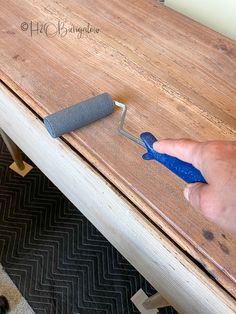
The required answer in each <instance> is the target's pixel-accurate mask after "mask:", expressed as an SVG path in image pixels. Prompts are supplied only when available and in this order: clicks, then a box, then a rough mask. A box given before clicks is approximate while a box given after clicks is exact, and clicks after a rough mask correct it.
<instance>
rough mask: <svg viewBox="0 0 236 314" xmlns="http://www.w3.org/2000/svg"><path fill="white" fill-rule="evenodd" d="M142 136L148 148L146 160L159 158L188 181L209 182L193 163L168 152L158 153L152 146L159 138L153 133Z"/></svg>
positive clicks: (144, 156) (159, 160) (163, 163)
mask: <svg viewBox="0 0 236 314" xmlns="http://www.w3.org/2000/svg"><path fill="white" fill-rule="evenodd" d="M140 138H141V139H142V140H143V142H144V144H145V146H146V148H147V153H146V154H144V155H143V159H144V160H157V161H158V162H160V163H161V164H162V165H164V166H165V167H166V168H168V169H169V170H171V171H172V172H173V173H175V174H176V175H177V176H178V177H180V178H181V179H183V180H184V181H185V182H187V183H195V182H202V183H207V182H206V180H205V179H204V177H203V176H202V174H201V172H200V171H199V170H198V169H196V168H195V167H194V166H193V165H192V164H190V163H188V162H185V161H182V160H180V159H178V158H176V157H172V156H170V155H167V154H160V153H157V152H156V151H155V150H154V149H153V147H152V146H153V143H154V142H156V141H157V139H156V138H155V136H153V135H152V134H151V133H149V132H144V133H142V134H141V135H140Z"/></svg>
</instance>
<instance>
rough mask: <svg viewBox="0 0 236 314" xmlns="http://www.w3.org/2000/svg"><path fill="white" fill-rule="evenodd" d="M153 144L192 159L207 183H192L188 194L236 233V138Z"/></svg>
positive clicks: (159, 149) (205, 212)
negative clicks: (232, 139)
mask: <svg viewBox="0 0 236 314" xmlns="http://www.w3.org/2000/svg"><path fill="white" fill-rule="evenodd" d="M153 148H154V149H155V150H156V151H157V152H158V153H164V154H168V155H171V156H174V157H177V158H179V159H181V160H183V161H186V162H189V163H191V164H193V165H194V167H196V168H197V169H199V170H200V171H201V173H202V175H203V176H204V178H205V179H206V181H207V184H206V183H192V184H188V185H187V186H186V188H185V189H184V196H185V198H186V199H187V200H188V201H189V202H190V204H191V205H192V206H193V207H194V208H196V209H199V210H201V212H202V213H203V215H204V216H205V217H206V218H208V219H210V220H212V221H214V222H215V223H216V224H218V225H219V226H221V227H223V228H226V229H228V230H230V231H233V232H235V233H236V141H210V142H202V143H201V142H195V141H192V140H187V139H180V140H171V139H168V140H162V141H159V142H155V143H154V144H153Z"/></svg>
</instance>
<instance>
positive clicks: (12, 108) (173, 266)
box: [0, 84, 236, 314]
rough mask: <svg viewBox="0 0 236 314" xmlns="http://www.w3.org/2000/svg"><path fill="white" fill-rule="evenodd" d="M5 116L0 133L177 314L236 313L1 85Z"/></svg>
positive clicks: (203, 276)
mask: <svg viewBox="0 0 236 314" xmlns="http://www.w3.org/2000/svg"><path fill="white" fill-rule="evenodd" d="M0 112H1V116H0V127H2V128H3V129H4V130H5V131H6V133H7V134H8V135H9V136H10V137H11V138H12V139H13V140H14V141H15V142H16V143H18V145H19V147H20V148H21V149H22V150H23V151H25V152H26V154H27V155H28V156H29V157H30V159H31V160H32V161H33V162H34V163H35V164H37V165H38V167H39V168H40V169H41V170H42V171H43V172H44V173H45V174H46V175H47V177H48V178H49V179H50V180H51V181H52V182H53V183H54V184H55V185H56V186H57V187H58V188H59V189H60V190H61V191H62V192H63V193H64V194H65V195H66V196H67V197H68V199H69V200H70V201H71V202H72V203H73V204H74V205H75V206H76V207H78V208H79V210H80V211H81V212H82V213H83V214H84V215H85V217H87V218H88V219H89V220H90V221H91V222H92V223H93V224H94V225H95V227H96V228H98V230H99V231H100V232H101V233H102V234H103V235H104V236H105V237H106V238H107V239H109V241H110V242H111V243H112V245H114V246H115V247H116V248H117V249H118V250H119V251H120V252H121V254H122V255H123V256H124V257H125V258H127V260H128V261H129V262H130V263H131V264H132V265H134V267H135V268H136V269H137V270H138V271H139V272H140V273H141V274H142V275H143V276H144V277H145V278H147V280H148V281H149V282H150V283H151V284H152V285H153V287H155V289H157V290H158V291H159V292H160V294H161V295H162V296H163V297H164V298H165V299H166V300H168V301H169V303H170V304H172V305H173V306H174V307H175V308H176V310H177V311H178V313H186V314H189V313H194V314H195V313H196V314H200V313H201V314H219V313H227V314H233V313H236V301H235V299H233V298H232V297H231V296H230V295H229V294H228V293H227V292H225V291H224V290H223V289H222V288H221V287H219V285H218V284H217V283H216V282H214V281H213V280H212V279H211V278H209V277H208V276H207V275H206V274H205V273H204V272H203V271H201V270H200V269H199V267H198V266H196V265H195V263H194V262H193V261H191V259H189V258H187V257H186V255H185V254H184V253H183V252H182V251H181V250H180V249H179V248H177V247H176V245H175V244H173V243H172V242H171V241H170V240H169V239H168V238H167V237H166V236H165V235H163V233H162V232H161V231H160V230H159V229H158V228H156V226H155V225H154V224H153V223H152V222H150V221H149V220H148V219H147V218H146V217H144V215H143V214H142V213H141V212H140V211H139V210H138V209H137V208H136V207H135V206H133V205H132V204H131V203H130V202H129V201H128V200H127V199H125V198H124V197H123V196H122V195H121V194H120V193H119V191H118V190H117V189H116V188H114V186H112V185H111V184H109V183H108V182H107V180H106V179H105V178H104V177H102V176H101V175H100V174H99V173H98V172H97V171H96V170H95V169H94V167H91V166H90V165H89V164H88V163H87V162H86V161H85V160H84V158H81V156H79V155H78V153H77V152H74V151H73V149H71V148H70V147H69V145H67V144H66V143H64V141H63V140H61V139H56V140H55V139H52V138H51V137H50V136H49V135H48V133H47V131H46V129H45V127H44V125H43V123H42V122H41V121H40V120H39V119H38V118H37V117H36V116H35V114H34V113H32V112H31V111H30V110H28V109H27V108H26V107H25V105H24V103H22V102H21V101H20V100H19V99H18V98H17V97H16V96H14V95H12V93H11V92H10V91H9V90H8V89H7V88H6V87H5V86H3V85H2V84H0ZM19 129H21V132H18V130H19ZM52 165H53V167H52ZM20 313H22V312H20Z"/></svg>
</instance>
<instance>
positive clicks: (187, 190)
mask: <svg viewBox="0 0 236 314" xmlns="http://www.w3.org/2000/svg"><path fill="white" fill-rule="evenodd" d="M184 197H185V198H186V200H187V201H189V187H186V188H185V189H184Z"/></svg>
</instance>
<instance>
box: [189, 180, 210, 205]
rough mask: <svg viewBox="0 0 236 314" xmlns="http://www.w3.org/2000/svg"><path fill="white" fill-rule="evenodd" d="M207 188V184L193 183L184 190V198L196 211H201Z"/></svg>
mask: <svg viewBox="0 0 236 314" xmlns="http://www.w3.org/2000/svg"><path fill="white" fill-rule="evenodd" d="M206 188H207V184H206V183H200V182H199V183H191V184H188V185H187V186H186V188H185V189H184V197H185V198H186V199H187V200H188V201H189V203H190V204H191V205H192V206H193V207H194V208H196V209H199V210H201V209H202V208H201V207H202V206H201V205H202V204H201V199H202V194H203V192H204V191H205V189H206Z"/></svg>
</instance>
